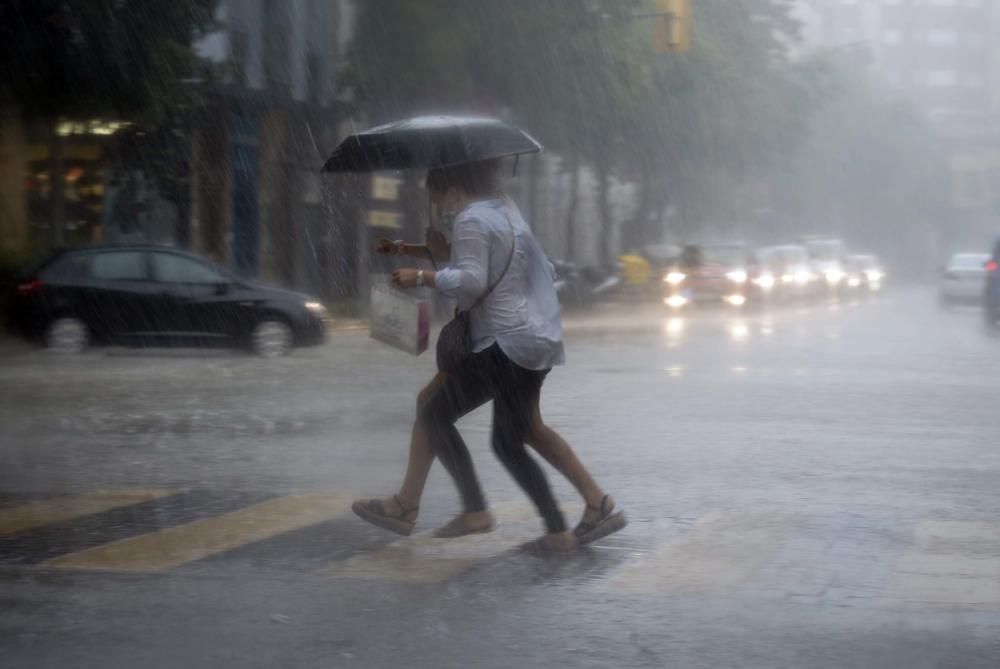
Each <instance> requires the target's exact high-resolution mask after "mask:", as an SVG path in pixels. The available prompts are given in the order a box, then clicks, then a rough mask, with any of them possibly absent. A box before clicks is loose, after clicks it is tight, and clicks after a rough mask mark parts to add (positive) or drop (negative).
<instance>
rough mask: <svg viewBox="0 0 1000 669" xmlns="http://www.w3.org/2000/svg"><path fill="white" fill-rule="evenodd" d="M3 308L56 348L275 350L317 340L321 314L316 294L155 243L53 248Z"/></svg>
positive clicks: (25, 331)
mask: <svg viewBox="0 0 1000 669" xmlns="http://www.w3.org/2000/svg"><path fill="white" fill-rule="evenodd" d="M9 309H10V320H11V322H12V323H14V324H15V326H16V328H17V329H18V330H19V331H20V332H21V333H22V334H24V335H25V336H27V337H30V338H36V339H39V340H41V341H42V342H43V343H44V344H45V345H46V346H47V347H49V348H51V349H53V350H55V351H59V352H78V351H81V350H83V349H84V348H86V347H87V346H88V345H89V344H90V343H91V342H94V343H110V342H121V343H125V344H130V345H156V344H164V343H184V344H188V345H202V346H203V345H219V344H224V345H229V346H240V347H249V348H250V349H251V350H253V351H254V352H255V353H257V354H258V355H261V356H265V357H274V356H280V355H284V354H286V353H288V352H289V350H290V349H291V348H292V347H293V346H307V345H313V344H319V343H321V342H322V341H323V339H324V330H325V322H326V320H327V318H328V315H327V311H326V308H325V307H324V306H323V305H322V304H321V303H320V302H319V300H317V299H316V298H313V297H310V296H308V295H303V294H300V293H295V292H291V291H287V290H283V289H280V288H275V287H271V286H266V285H263V284H259V283H251V282H248V281H244V280H242V279H240V278H238V277H237V276H235V275H234V274H232V273H230V272H228V271H227V270H225V269H223V268H221V267H219V266H217V265H215V264H213V263H211V262H209V261H208V260H205V259H203V258H201V257H199V256H196V255H193V254H190V253H185V252H181V251H177V250H173V249H170V248H165V247H157V246H105V247H90V248H81V249H75V250H72V251H61V252H57V253H55V254H53V255H51V256H49V257H47V258H46V259H45V260H44V261H43V262H41V263H39V264H37V265H36V266H35V267H34V268H32V269H31V270H30V271H29V272H27V273H26V274H25V275H24V276H22V277H21V278H20V279H19V281H18V282H17V284H16V287H15V289H14V294H13V295H12V296H11V299H10V307H9Z"/></svg>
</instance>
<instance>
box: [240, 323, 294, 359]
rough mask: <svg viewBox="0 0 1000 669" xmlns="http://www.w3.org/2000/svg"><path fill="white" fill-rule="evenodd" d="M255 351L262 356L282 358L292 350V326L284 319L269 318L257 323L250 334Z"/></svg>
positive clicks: (251, 344)
mask: <svg viewBox="0 0 1000 669" xmlns="http://www.w3.org/2000/svg"><path fill="white" fill-rule="evenodd" d="M250 346H251V348H253V352H254V353H256V354H257V355H259V356H260V357H262V358H280V357H281V356H283V355H288V352H289V351H291V350H292V328H290V327H288V324H287V323H285V322H284V321H280V320H277V319H273V318H269V319H267V320H263V321H261V322H259V323H257V325H256V326H254V329H253V332H252V333H251V334H250Z"/></svg>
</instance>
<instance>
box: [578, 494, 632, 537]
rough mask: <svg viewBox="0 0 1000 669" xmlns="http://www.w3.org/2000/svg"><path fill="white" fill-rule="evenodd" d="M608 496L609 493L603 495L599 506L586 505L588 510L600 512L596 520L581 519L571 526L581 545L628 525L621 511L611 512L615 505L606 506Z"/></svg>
mask: <svg viewBox="0 0 1000 669" xmlns="http://www.w3.org/2000/svg"><path fill="white" fill-rule="evenodd" d="M610 498H611V496H610V495H605V496H604V499H602V500H601V506H600V507H596V506H591V505H590V504H588V505H587V508H588V509H589V510H591V511H597V512H598V513H600V514H601V515H600V518H599V519H598V520H597V522H589V521H587V520H583V519H581V520H580V522H579V523H578V524H577V526H576V527H575V528H573V534H575V535H576V538H577V541H579V542H580V545H581V546H583V545H584V544H589V543H592V542H594V541H597V540H598V539H603V538H604V537H606V536H608V535H609V534H611V533H613V532H617V531H618V530H620V529H622V528H623V527H625V526H626V525H628V521H627V520H625V513H624V512H623V511H618V512H616V513H613V512H614V510H615V507H614V506H611V507H610V508H609V507H608V501H609V500H610Z"/></svg>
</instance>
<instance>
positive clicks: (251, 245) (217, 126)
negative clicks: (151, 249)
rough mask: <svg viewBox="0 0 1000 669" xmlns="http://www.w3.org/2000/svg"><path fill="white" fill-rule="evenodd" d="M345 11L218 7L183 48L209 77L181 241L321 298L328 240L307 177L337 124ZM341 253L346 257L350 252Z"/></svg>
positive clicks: (330, 248)
mask: <svg viewBox="0 0 1000 669" xmlns="http://www.w3.org/2000/svg"><path fill="white" fill-rule="evenodd" d="M351 11H352V7H351V3H350V2H348V1H347V0H335V1H333V2H330V1H329V0H222V2H220V5H219V8H218V15H217V23H218V29H217V30H216V31H215V32H213V33H211V34H209V35H206V36H205V37H204V38H202V39H201V40H199V42H198V43H197V44H196V45H195V47H196V51H197V52H198V54H199V55H200V56H201V57H202V58H204V59H206V60H207V61H209V62H210V63H213V64H214V68H215V72H216V77H215V78H214V79H213V81H212V82H211V83H204V84H197V83H196V84H194V85H196V86H198V85H201V88H202V90H201V91H200V93H201V97H202V100H203V101H204V102H203V104H202V105H201V106H200V107H199V108H198V109H196V110H195V111H194V113H193V118H192V122H191V128H192V132H191V136H192V139H191V211H190V216H189V219H188V226H189V229H188V230H187V232H186V235H185V237H186V238H187V239H188V240H189V244H190V246H191V247H192V248H193V250H195V251H198V252H201V253H205V254H208V255H210V256H213V257H214V258H216V259H217V260H219V261H220V262H223V263H225V264H227V265H229V266H231V267H232V268H233V269H234V270H235V271H236V272H238V273H239V274H241V275H243V276H247V277H259V278H264V279H267V280H271V281H276V282H278V283H281V284H284V285H287V286H291V287H296V288H302V289H307V290H311V291H314V292H317V293H325V292H327V288H328V286H329V285H330V283H331V281H330V277H329V273H330V272H331V271H332V268H333V267H334V266H335V264H336V263H334V260H333V256H332V255H331V254H337V253H340V252H341V251H342V249H338V248H335V246H336V242H337V239H336V238H337V235H336V234H335V232H336V231H335V230H332V227H334V226H336V225H337V221H336V220H331V217H330V216H329V212H328V211H327V208H326V207H325V206H324V197H323V187H322V182H321V177H320V174H319V168H320V166H321V165H322V163H323V160H324V155H323V154H324V152H325V151H327V150H329V148H330V147H331V146H333V145H334V144H335V142H336V139H337V136H338V134H339V133H338V127H337V126H338V122H339V119H340V118H341V117H342V112H341V109H340V105H339V103H338V96H337V88H336V87H337V72H338V69H339V68H340V66H341V63H342V56H343V52H344V49H345V48H346V43H347V40H348V39H349V37H350V31H349V29H350V26H351ZM352 250H353V249H352Z"/></svg>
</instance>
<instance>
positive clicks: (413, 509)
mask: <svg viewBox="0 0 1000 669" xmlns="http://www.w3.org/2000/svg"><path fill="white" fill-rule="evenodd" d="M392 498H393V499H394V500H396V504H398V505H399V508H400V516H399V518H400V520H403V516H405V515H407V514H410V513H416V512H417V511H420V505H419V504H418V505H416V506H413V507H410V508H406V505H405V504H403V499H402V498H401V497H400V496H399V495H393V496H392Z"/></svg>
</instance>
